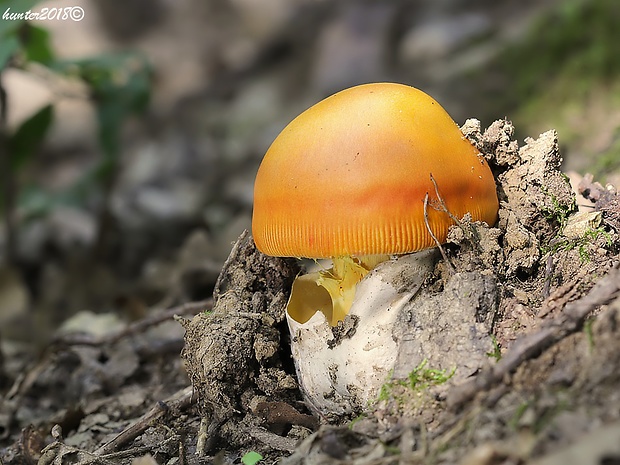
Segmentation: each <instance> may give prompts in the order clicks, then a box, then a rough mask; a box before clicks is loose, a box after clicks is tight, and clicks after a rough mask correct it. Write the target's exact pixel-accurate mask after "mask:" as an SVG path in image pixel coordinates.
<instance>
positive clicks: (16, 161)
mask: <svg viewBox="0 0 620 465" xmlns="http://www.w3.org/2000/svg"><path fill="white" fill-rule="evenodd" d="M53 118H54V108H53V107H52V105H47V106H45V107H43V108H41V109H40V110H39V111H38V112H36V113H35V114H34V115H32V116H31V117H30V118H28V119H27V120H26V121H24V122H23V123H22V125H21V126H20V127H19V128H18V129H17V131H16V132H15V133H14V134H13V135H12V136H10V137H9V140H8V146H9V154H10V157H11V168H12V169H13V170H19V169H20V168H21V167H22V166H24V164H26V162H28V160H30V159H31V158H32V156H33V155H34V154H35V153H36V151H37V149H38V148H39V145H40V144H41V142H42V141H43V138H44V137H45V134H46V133H47V130H48V129H49V127H50V124H51V123H52V120H53Z"/></svg>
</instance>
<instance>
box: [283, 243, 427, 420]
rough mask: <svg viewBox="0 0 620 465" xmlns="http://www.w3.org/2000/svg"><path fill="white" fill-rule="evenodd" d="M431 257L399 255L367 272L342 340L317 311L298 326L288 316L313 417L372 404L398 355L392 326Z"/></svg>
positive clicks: (423, 274) (300, 374) (416, 288)
mask: <svg viewBox="0 0 620 465" xmlns="http://www.w3.org/2000/svg"><path fill="white" fill-rule="evenodd" d="M435 251H436V249H431V250H425V251H422V252H418V253H414V254H410V255H404V256H401V257H399V258H397V259H393V260H388V261H386V262H383V263H381V264H380V265H378V266H377V267H376V268H374V269H373V270H372V271H370V272H369V273H368V275H366V276H365V277H364V279H363V280H362V281H360V283H359V284H358V285H357V289H356V291H355V299H354V300H353V305H352V306H351V310H350V312H349V316H348V317H347V319H346V320H345V321H344V327H345V328H347V327H350V328H352V329H351V330H350V331H348V332H347V330H346V329H345V330H344V331H342V332H344V333H347V334H344V335H339V336H338V337H337V338H335V337H334V333H333V332H332V329H333V327H332V326H331V325H330V324H329V322H328V321H327V319H326V317H325V315H324V314H323V312H321V311H317V312H316V313H315V314H314V315H313V316H312V317H311V318H310V319H309V320H308V321H307V322H305V323H303V324H302V323H299V322H297V321H296V320H295V319H293V318H292V317H291V316H290V315H289V313H288V311H287V314H286V317H287V321H288V327H289V330H290V333H291V346H292V352H293V358H294V360H295V366H296V369H297V375H298V378H299V382H300V384H301V387H302V390H303V392H304V394H305V396H306V399H307V400H308V403H309V404H310V406H311V407H312V408H313V409H314V410H315V411H316V412H317V413H319V414H322V415H329V414H336V415H341V414H345V413H350V412H354V411H355V410H358V409H359V408H360V407H365V406H366V405H368V403H369V402H372V401H373V400H375V399H376V398H377V395H378V393H379V390H380V388H381V386H382V385H383V384H384V383H385V382H386V381H387V380H388V378H389V375H390V371H391V370H392V368H394V363H395V361H396V357H397V354H398V347H397V346H396V343H395V341H394V339H393V337H392V329H393V326H394V324H395V322H396V320H397V317H398V314H399V312H400V311H401V309H402V308H403V306H404V305H405V304H406V303H407V302H408V301H409V300H410V299H411V298H412V297H413V296H414V295H415V294H416V292H417V291H418V290H419V288H420V286H421V285H422V283H423V281H424V279H425V276H426V274H427V273H428V272H429V271H430V270H431V269H432V266H433V263H434V256H435ZM355 320H357V323H353V322H354V321H355ZM336 332H338V331H336Z"/></svg>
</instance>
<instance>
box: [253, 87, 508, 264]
mask: <svg viewBox="0 0 620 465" xmlns="http://www.w3.org/2000/svg"><path fill="white" fill-rule="evenodd" d="M431 174H432V176H433V178H434V179H435V181H436V183H437V186H438V189H439V193H440V195H441V196H442V197H443V199H444V201H445V204H446V206H447V208H448V209H449V211H450V212H451V213H452V214H453V215H455V216H456V217H458V218H461V217H463V216H464V215H465V214H466V213H468V212H469V213H470V214H471V215H472V218H473V220H474V221H476V220H481V221H485V222H486V223H488V224H493V223H495V221H496V219H497V210H498V201H497V194H496V190H495V180H494V179H493V175H492V173H491V170H490V169H489V166H488V164H487V163H486V161H485V160H484V158H483V157H482V155H481V154H480V153H479V151H478V150H477V149H476V148H475V147H474V146H473V145H472V144H471V143H470V142H469V141H468V140H467V139H466V138H465V137H464V136H463V134H462V133H461V131H460V129H459V128H458V126H457V125H456V123H455V122H454V121H453V120H452V118H451V117H450V116H449V115H448V113H446V111H445V110H444V109H443V108H442V107H441V106H440V105H439V104H438V103H437V102H436V101H435V100H434V99H433V98H431V97H430V96H428V95H427V94H425V93H424V92H422V91H420V90H418V89H415V88H413V87H409V86H405V85H401V84H392V83H379V84H366V85H361V86H357V87H353V88H350V89H346V90H343V91H341V92H339V93H337V94H334V95H332V96H331V97H328V98H327V99H325V100H323V101H321V102H319V103H317V104H316V105H314V106H313V107H311V108H309V109H308V110H306V111H305V112H303V113H302V114H301V115H299V116H298V117H297V118H295V119H294V120H293V121H292V122H291V123H289V125H288V126H287V127H286V128H284V130H283V131H282V132H281V133H280V135H279V136H278V137H277V138H276V140H275V141H274V142H273V144H272V145H271V147H270V148H269V150H268V151H267V153H266V154H265V157H264V159H263V161H262V163H261V166H260V168H259V170H258V174H257V176H256V183H255V186H254V214H253V218H252V234H253V236H254V241H255V242H256V246H257V247H258V249H259V250H260V251H262V252H263V253H265V254H267V255H273V256H291V257H312V258H327V257H339V256H347V255H356V256H359V255H371V254H403V253H408V252H414V251H417V250H421V249H424V248H427V247H431V246H434V245H435V242H434V241H433V239H432V237H431V235H430V234H429V232H428V230H427V228H426V226H425V224H424V197H425V195H426V194H427V193H428V195H429V199H430V202H431V204H432V203H433V202H436V199H437V196H436V194H435V187H434V186H433V183H432V181H431ZM427 211H428V220H429V224H430V227H431V229H432V230H433V233H434V234H435V235H436V236H437V238H438V239H439V241H441V242H443V241H445V238H446V235H447V232H448V228H449V227H450V226H451V225H452V224H453V222H452V221H451V220H450V218H449V216H448V215H447V214H446V213H444V212H440V211H437V210H435V209H433V208H432V207H430V206H429V208H428V209H427Z"/></svg>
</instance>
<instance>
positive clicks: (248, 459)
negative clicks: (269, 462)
mask: <svg viewBox="0 0 620 465" xmlns="http://www.w3.org/2000/svg"><path fill="white" fill-rule="evenodd" d="M261 460H263V456H262V455H260V454H259V453H258V452H254V451H250V452H248V453H247V454H245V455H244V456H243V457H241V463H243V465H256V464H257V463H258V462H260V461H261Z"/></svg>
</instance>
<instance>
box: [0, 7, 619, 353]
mask: <svg viewBox="0 0 620 465" xmlns="http://www.w3.org/2000/svg"><path fill="white" fill-rule="evenodd" d="M76 7H79V8H77V9H76ZM80 9H81V10H80ZM28 10H31V11H33V12H40V13H42V12H45V13H46V14H47V16H48V18H50V19H48V20H33V21H29V22H24V21H20V20H19V19H18V18H16V17H13V18H12V17H11V16H10V14H11V13H20V12H25V11H28ZM0 14H3V15H4V16H3V17H2V19H1V20H0V70H1V71H0V72H1V74H0V84H1V89H2V92H1V95H2V99H1V100H0V104H1V109H2V112H1V116H0V120H1V122H0V214H1V216H2V221H1V222H0V340H1V341H2V343H3V351H4V352H5V353H7V352H10V351H11V350H17V349H15V347H16V346H15V344H20V343H21V344H32V343H33V342H34V343H35V344H36V345H41V344H44V343H45V341H47V340H48V339H49V338H50V336H51V334H52V332H53V331H54V330H55V329H56V328H57V327H58V326H60V325H62V324H63V323H64V322H66V321H67V319H70V318H72V317H74V315H76V314H81V313H83V312H91V313H89V314H98V315H113V316H114V321H116V322H127V321H132V320H135V319H137V318H140V317H141V316H143V315H145V314H146V313H147V312H148V311H149V309H151V308H154V307H157V308H162V307H167V306H170V305H175V304H179V303H183V302H187V301H190V300H199V299H205V298H207V297H208V296H209V295H210V293H211V292H212V289H213V286H214V283H215V280H216V278H217V275H218V272H219V269H220V267H221V265H222V263H223V261H224V260H225V258H226V256H227V255H228V253H229V251H230V247H231V242H232V241H234V240H235V239H236V237H237V236H238V235H239V234H240V233H241V231H242V230H243V229H244V228H249V227H250V222H251V210H252V188H253V179H254V176H255V173H256V170H257V168H258V165H259V163H260V161H261V158H262V156H263V154H264V153H265V151H266V149H267V148H268V146H269V145H270V143H271V141H272V140H273V139H274V138H275V137H276V136H277V134H278V133H279V132H280V130H281V129H282V128H283V127H284V126H285V125H286V124H287V123H288V122H289V121H290V120H291V119H292V118H293V117H295V116H296V115H297V114H299V113H300V112H301V111H303V110H304V109H306V108H307V107H309V106H310V105H312V104H313V103H315V102H317V101H319V100H321V99H322V98H324V97H326V96H328V95H330V94H331V93H333V92H336V91H338V90H341V89H343V88H345V87H349V86H352V85H355V84H360V83H365V82H371V81H397V82H402V83H405V84H409V85H413V86H415V87H418V88H420V89H422V90H424V91H425V92H427V93H429V94H430V95H432V96H433V97H434V98H435V99H437V100H438V101H439V102H440V103H441V104H442V105H443V106H444V107H445V108H446V110H447V111H448V112H449V113H450V114H451V115H452V117H453V118H454V119H455V120H456V121H457V123H459V124H462V123H463V122H464V121H465V120H466V119H467V118H477V119H479V120H481V122H482V126H483V128H484V127H486V126H488V125H489V124H490V123H491V122H492V121H494V120H495V119H499V118H507V119H510V120H512V121H513V122H514V124H515V126H516V128H517V134H516V136H517V138H518V139H519V141H520V143H522V141H523V138H525V137H528V136H531V137H537V136H538V135H539V134H540V133H541V132H544V131H546V130H548V129H551V128H555V129H556V130H557V131H558V133H559V137H560V143H561V148H562V153H563V156H564V160H565V166H564V169H565V170H566V171H575V172H577V173H581V174H584V173H585V172H592V173H594V174H595V177H596V178H597V179H598V180H600V181H603V182H606V181H609V182H614V183H616V185H617V184H620V183H619V182H618V181H619V180H620V105H619V103H620V80H619V79H618V77H619V75H620V28H618V27H617V25H618V24H620V2H618V1H617V0H589V1H586V0H518V1H517V0H504V1H501V2H498V1H490V0H469V1H464V0H435V1H422V0H341V1H329V0H209V1H204V0H72V1H70V0H67V1H65V0H62V1H52V2H38V3H37V2H35V1H31V0H0ZM61 14H62V15H64V16H65V17H66V19H63V18H62V17H61ZM59 17H60V19H58V18H59ZM80 18H81V19H80ZM78 19H79V20H78ZM11 344H12V345H11Z"/></svg>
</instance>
